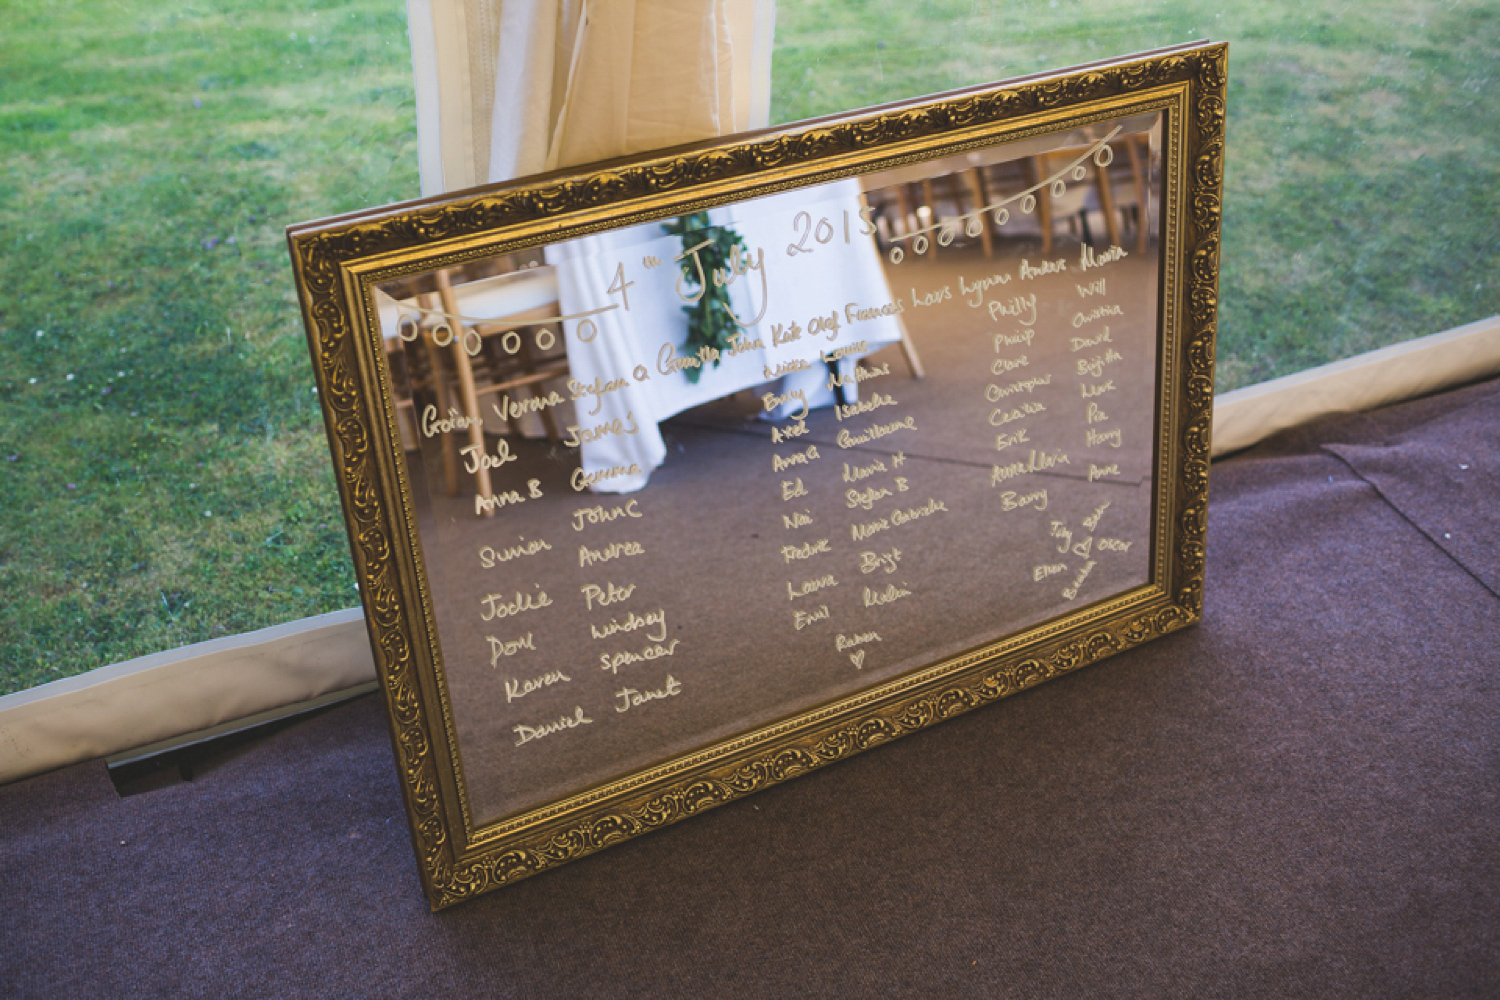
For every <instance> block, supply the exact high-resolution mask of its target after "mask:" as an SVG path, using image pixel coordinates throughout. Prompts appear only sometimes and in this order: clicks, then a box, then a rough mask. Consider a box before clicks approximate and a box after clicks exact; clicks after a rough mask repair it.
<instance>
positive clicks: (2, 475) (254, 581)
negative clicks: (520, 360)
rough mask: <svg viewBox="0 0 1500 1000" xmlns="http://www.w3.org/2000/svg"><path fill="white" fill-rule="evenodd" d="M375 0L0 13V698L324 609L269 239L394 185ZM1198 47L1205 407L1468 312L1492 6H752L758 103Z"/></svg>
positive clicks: (1477, 280) (395, 105) (956, 82)
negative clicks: (1209, 308)
mask: <svg viewBox="0 0 1500 1000" xmlns="http://www.w3.org/2000/svg"><path fill="white" fill-rule="evenodd" d="M404 20H405V5H404V4H403V3H402V2H401V0H350V2H326V3H315V2H307V0H304V2H297V3H292V2H285V0H283V2H267V0H257V2H254V3H251V2H244V0H213V2H201V3H183V2H154V3H145V2H140V0H133V2H122V3H110V4H99V3H96V2H84V0H71V2H59V3H53V4H47V5H39V4H32V5H11V6H10V8H9V9H8V10H7V13H6V24H5V31H4V33H3V34H0V241H3V247H4V250H3V254H0V502H3V510H4V516H3V519H0V693H4V692H7V691H14V690H18V689H21V688H24V687H27V686H30V685H33V684H37V683H40V682H43V681H48V680H54V679H56V678H59V677H63V676H67V675H70V674H74V673H78V672H81V671H83V670H87V669H90V668H93V667H97V666H101V665H103V664H107V663H111V662H115V661H118V660H122V659H126V658H129V657H132V656H138V655H142V654H144V653H148V652H153V651H156V650H160V649H167V648H171V647H174V646H178V645H182V644H185V643H190V642H195V641H199V640H203V639H209V638H214V637H217V636H222V635H227V634H232V633H235V632H241V631H245V630H248V629H253V628H258V627H263V626H266V625H271V624H276V623H279V622H283V621H287V620H290V619H294V618H298V617H302V616H306V615H311V614H316V613H318V612H322V611H329V610H334V609H337V608H342V607H348V606H351V605H353V604H355V603H357V593H356V591H355V588H354V579H353V574H352V572H351V569H350V564H349V557H348V549H347V543H346V542H345V539H344V534H343V528H342V521H341V518H340V514H339V511H338V503H337V497H336V494H335V490H334V484H333V477H332V473H331V469H330V466H329V462H328V453H327V447H326V445H325V443H324V438H323V430H322V424H321V420H320V417H319V415H318V409H317V400H316V397H315V396H314V395H313V392H312V376H311V368H310V364H309V361H308V356H307V349H306V347H305V344H304V339H303V333H302V327H301V321H300V318H299V315H298V312H297V307H296V303H295V296H294V294H293V290H292V284H291V274H290V268H289V266H288V263H287V258H286V251H285V248H284V243H283V238H282V229H283V227H284V226H286V225H287V224H288V223H291V222H296V221H301V220H305V219H310V218H315V217H318V216H323V215H329V214H333V213H336V212H342V211H347V210H351V209H355V208H360V207H364V206H368V205H373V204H379V203H385V202H391V201H397V200H401V199H405V198H410V197H415V196H416V194H417V175H416V145H415V127H414V110H413V97H412V85H411V68H410V50H409V48H408V43H407V39H406V34H405V23H404ZM1196 37H1209V38H1214V39H1226V40H1228V41H1230V42H1231V45H1232V50H1231V86H1230V102H1231V108H1230V118H1229V151H1228V173H1227V187H1228V189H1227V191H1226V196H1225V205H1226V208H1225V217H1224V256H1223V281H1222V296H1221V324H1220V331H1221V332H1220V353H1219V365H1220V388H1221V389H1228V388H1233V387H1235V386H1238V385H1243V384H1247V383H1250V382H1255V381H1260V380H1262V379H1265V378H1269V377H1273V376H1275V375H1280V374H1284V373H1287V372H1290V371H1295V370H1297V369H1299V368H1303V367H1306V366H1309V365H1314V364H1319V363H1322V362H1325V361H1328V360H1332V359H1335V358H1339V357H1343V356H1347V355H1349V354H1353V353H1357V352H1359V351H1364V350H1368V349H1370V348H1373V347H1377V346H1381V345H1383V344H1387V343H1391V342H1394V341H1398V340H1402V339H1406V338H1409V337H1415V336H1420V335H1423V334H1427V333H1432V332H1436V331H1438V330H1442V329H1445V328H1448V327H1451V326H1454V325H1457V324H1460V323H1463V322H1467V321H1470V320H1473V319H1477V318H1480V317H1483V316H1487V315H1490V314H1493V313H1496V312H1500V287H1497V279H1496V278H1495V271H1494V261H1495V259H1496V257H1497V255H1500V242H1497V233H1500V226H1497V222H1500V218H1497V215H1500V213H1497V210H1496V208H1495V191H1496V190H1497V189H1500V185H1497V180H1500V177H1497V168H1496V155H1497V152H1500V150H1497V148H1496V147H1497V137H1500V99H1497V93H1496V91H1497V86H1496V67H1497V65H1500V8H1497V7H1496V6H1495V5H1494V4H1490V3H1485V2H1479V0H1464V2H1452V3H1445V2H1430V0H1429V2H1413V3H1391V2H1374V3H1361V4H1359V5H1357V6H1356V5H1353V4H1343V3H1329V2H1308V3H1301V4H1295V5H1292V4H1288V5H1269V4H1264V3H1248V2H1236V3H1226V4H1222V5H1218V6H1215V7H1213V8H1196V7H1191V6H1188V5H1182V4H1170V5H1169V4H1163V3H1146V2H1140V0H1135V2H1127V0H1106V2H1090V3H1081V2H1064V0H1050V2H1046V0H1044V2H1028V3H1020V4H1015V3H1008V4H999V3H995V4H984V3H973V2H956V0H953V2H938V0H927V2H914V0H868V2H863V3H861V2H856V0H839V2H835V0H782V2H781V4H780V6H779V9H778V12H777V46H776V61H775V74H774V97H773V112H772V113H773V120H778V121H785V120H791V119H795V118H801V117H806V116H809V115H813V114H820V113H824V112H829V111H837V110H842V109H846V108H851V107H857V106H862V105H868V104H871V103H875V102H878V101H883V100H890V99H895V98H900V97H908V96H913V95H916V94H921V93H927V92H933V91H938V90H943V89H948V88H952V87H957V86H963V85H968V84H972V83H978V82H984V81H987V80H993V79H998V78H1001V77H1004V76H1008V75H1015V74H1018V73H1024V72H1031V71H1035V70H1040V69H1048V68H1054V67H1060V66H1064V65H1067V64H1070V63H1075V62H1081V61H1085V60H1089V59H1096V58H1102V57H1106V56H1111V55H1117V54H1122V53H1126V52H1130V51H1136V50H1141V49H1146V48H1152V47H1156V46H1160V45H1164V44H1169V43H1173V42H1179V41H1185V40H1188V39H1190V38H1196Z"/></svg>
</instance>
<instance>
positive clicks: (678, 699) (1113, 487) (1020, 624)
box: [289, 45, 1225, 906]
mask: <svg viewBox="0 0 1500 1000" xmlns="http://www.w3.org/2000/svg"><path fill="white" fill-rule="evenodd" d="M1224 59H1225V52H1224V49H1223V47H1212V46H1203V45H1198V46H1186V47H1182V48H1179V49H1174V50H1168V51H1164V52H1161V53H1153V54H1149V55H1147V56H1142V57H1135V58H1132V59H1128V60H1121V61H1119V62H1116V63H1108V64H1102V65H1099V66H1091V67H1084V68H1081V69H1080V70H1076V71H1070V72H1068V73H1062V74H1055V75H1048V76H1045V77H1039V78H1033V79H1028V80H1022V81H1014V82H1011V83H1008V84H1003V85H997V86H995V87H991V88H982V89H978V90H974V91H968V92H964V93H961V94H954V95H944V96H941V97H938V98H933V99H929V100H926V101H922V102H914V103H911V104H907V105H901V106H896V107H890V108H881V109H874V110H872V111H870V112H866V113H862V114H858V115H851V116H849V117H847V118H845V119H840V120H835V121H820V122H813V123H806V124H803V125H797V126H788V127H786V128H783V129H778V130H775V131H774V132H772V133H767V134H763V135H752V136H740V137H731V138H729V139H726V140H724V141H723V142H722V143H716V144H713V145H708V146H703V147H696V148H693V149H685V150H674V151H668V152H665V153H662V154H655V155H650V156H646V157H642V158H640V159H639V160H637V161H633V162H628V163H614V164H604V165H599V166H598V167H592V168H580V169H579V170H576V171H570V172H567V173H566V174H558V175H552V176H548V177H540V178H533V179H527V180H524V181H521V182H518V183H516V184H512V185H506V186H503V187H497V188H494V189H490V190H484V189H481V190H478V191H473V192H465V193H463V194H460V195H456V196H454V197H452V198H449V199H444V200H439V201H435V202H427V203H416V204H413V205H410V206H397V207H395V208H392V209H386V210H381V211H379V212H374V213H368V214H365V215H361V216H356V217H348V218H344V219H337V220H328V221H326V222H321V223H314V224H310V225H307V226H302V227H296V228H294V229H293V230H292V231H290V233H289V239H290V240H291V245H292V252H293V257H294V261H295V263H296V266H297V268H298V274H299V283H300V286H301V290H302V294H303V301H304V308H305V312H306V316H307V320H308V327H309V334H310V337H311V343H312V345H313V353H314V359H315V362H316V364H317V367H318V375H319V385H320V391H321V393H322V398H323V401H324V406H325V413H326V415H327V418H328V422H329V429H330V441H331V444H332V446H333V451H334V459H335V463H336V465H337V467H338V469H339V472H340V480H341V488H342V490H343V494H344V502H345V509H346V513H347V516H348V521H349V527H350V535H351V541H352V543H353V546H354V553H355V557H356V562H357V564H358V568H359V572H360V581H361V588H362V592H363V595H364V599H365V605H366V611H367V614H368V618H369V621H370V627H371V638H372V642H373V643H374V647H375V650H376V654H377V660H378V661H379V664H380V669H381V672H382V681H383V687H384V689H385V692H386V696H387V699H388V703H389V706H390V711H391V723H392V732H393V737H394V739H395V742H396V747H397V751H398V756H399V758H400V763H401V766H402V773H403V777H404V779H405V789H406V794H407V801H408V806H409V808H410V811H411V817H412V824H413V831H414V837H415V839H416V843H417V849H418V854H419V858H420V860H421V862H422V867H423V872H424V877H425V879H426V883H427V889H428V892H429V895H430V897H431V899H432V901H433V904H434V906H441V905H446V904H448V903H451V902H454V901H457V900H459V899H462V898H465V897H467V896H469V895H472V894H474V893H475V892H479V891H483V890H485V889H487V888H491V887H493V886H496V885H500V884H504V883H505V882H507V881H512V880H514V879H515V878H518V877H522V876H525V875H528V874H531V873H533V872H535V871H539V870H541V869H543V868H546V867H549V866H551V865H553V864H556V863H559V862H561V861H565V860H568V859H570V858H572V857H576V856H579V855H581V854H585V853H589V852H590V851H592V850H595V849H597V848H598V847H601V846H604V845H605V844H607V843H609V842H612V841H614V840H616V839H619V838H621V837H624V836H630V835H633V834H635V833H638V832H643V831H644V830H647V829H650V828H652V827H655V826H658V825H661V824H662V823H665V822H670V821H673V820H675V819H677V818H680V817H682V816H684V815H688V814H690V813H692V812H695V811H698V810H700V809H702V808H705V807H707V806H710V805H714V804H718V803H719V802H723V801H727V800H728V799H731V798H734V797H737V796H738V795H741V794H745V793H746V792H749V791H753V790H754V789H756V788H758V787H763V786H764V785H766V784H768V783H771V782H774V781H776V780H780V779H782V778H784V777H789V776H791V775H792V774H795V773H800V772H801V771H803V770H806V769H809V768H812V767H816V766H819V765H820V764H822V763H824V762H826V761H828V760H833V759H837V758H839V757H841V756H845V755H847V754H848V753H850V752H852V751H854V750H857V749H862V748H863V747H865V746H867V745H869V744H871V743H874V742H879V741H881V740H883V739H887V738H890V737H893V736H897V735H901V734H903V733H905V732H909V731H911V730H913V729H917V728H921V727H922V726H925V725H927V724H930V723H931V722H933V721H936V720H938V719H940V718H943V717H946V716H948V715H951V714H953V713H954V712H956V711H960V710H963V709H966V708H969V707H973V706H975V705H978V704H981V703H983V702H985V701H989V700H992V699H994V698H997V697H1000V696H1002V695H1004V694H1008V693H1011V692H1013V691H1016V690H1020V689H1022V688H1024V687H1026V686H1028V685H1030V684H1032V683H1035V682H1037V681H1039V680H1043V679H1046V678H1047V677H1050V676H1054V675H1056V674H1059V673H1062V672H1065V671H1067V670H1070V669H1073V668H1074V667H1077V666H1080V665H1082V664H1084V663H1087V662H1090V661H1092V660H1095V659H1098V658H1100V657H1101V656H1103V655H1107V654H1108V653H1110V652H1114V651H1117V650H1119V649H1123V648H1126V647H1128V646H1130V645H1132V644H1134V643H1137V642H1140V641H1142V640H1144V639H1147V638H1150V637H1152V636H1154V635H1157V634H1160V633H1162V632H1165V631H1169V630H1171V629H1172V628H1175V627H1179V626H1180V625H1183V624H1186V623H1188V622H1190V621H1192V620H1194V619H1196V617H1197V615H1198V613H1199V609H1200V607H1201V603H1200V601H1201V573H1202V562H1201V552H1202V528H1203V525H1202V516H1203V504H1204V502H1205V499H1206V488H1207V479H1206V470H1207V456H1208V452H1207V447H1208V436H1207V435H1208V407H1209V404H1210V401H1211V400H1210V395H1211V387H1212V371H1211V366H1212V344H1213V314H1214V308H1213V306H1214V303H1213V296H1214V289H1215V284H1216V279H1217V240H1218V211H1217V209H1218V204H1217V199H1218V194H1219V183H1220V177H1221V171H1222V125H1223V103H1222V101H1223V71H1224Z"/></svg>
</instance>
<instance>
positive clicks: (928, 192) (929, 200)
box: [918, 177, 941, 257]
mask: <svg viewBox="0 0 1500 1000" xmlns="http://www.w3.org/2000/svg"><path fill="white" fill-rule="evenodd" d="M922 203H923V204H924V205H926V206H927V218H928V219H929V220H930V221H929V222H928V223H927V224H928V225H929V226H936V225H937V224H938V214H937V202H936V201H935V200H934V199H933V197H932V180H931V179H930V178H927V177H923V178H922ZM920 221H921V220H920V219H919V220H918V222H919V223H920ZM939 232H941V230H939V229H934V230H933V231H932V234H931V235H930V236H929V237H928V240H927V245H928V247H929V248H930V249H931V251H932V255H933V256H934V257H936V256H937V248H938V241H937V238H938V233H939Z"/></svg>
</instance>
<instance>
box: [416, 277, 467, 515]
mask: <svg viewBox="0 0 1500 1000" xmlns="http://www.w3.org/2000/svg"><path fill="white" fill-rule="evenodd" d="M421 301H422V307H423V308H424V309H431V308H432V307H433V304H432V300H431V299H430V298H429V297H428V296H426V295H424V296H422V300H421ZM422 347H423V349H425V350H426V351H427V364H428V365H429V366H430V367H431V368H432V394H433V395H434V396H436V397H437V411H438V416H439V417H440V418H442V419H447V417H448V409H449V407H450V406H452V405H453V396H452V394H451V393H450V392H449V390H448V373H447V372H445V371H444V370H443V352H442V351H440V350H438V346H437V344H435V343H433V340H432V330H431V329H430V328H427V327H423V329H422ZM420 433H421V423H420V421H419V422H418V434H420ZM419 440H420V438H419ZM438 441H439V445H438V450H439V451H440V452H442V455H443V486H444V488H445V489H447V491H448V495H449V496H453V495H454V494H456V493H457V492H458V450H457V449H456V448H454V446H453V438H451V437H450V436H448V435H447V434H439V435H438Z"/></svg>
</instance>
